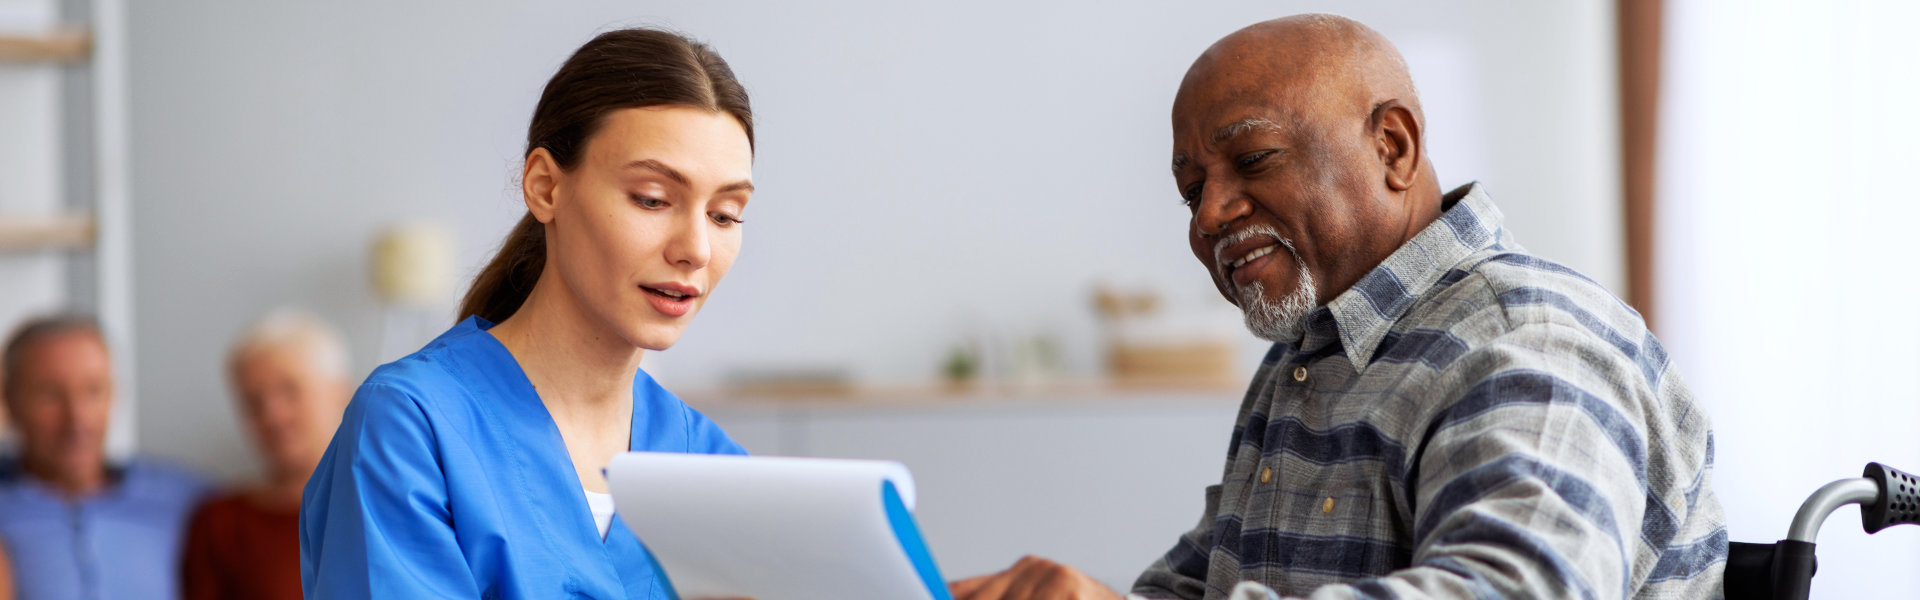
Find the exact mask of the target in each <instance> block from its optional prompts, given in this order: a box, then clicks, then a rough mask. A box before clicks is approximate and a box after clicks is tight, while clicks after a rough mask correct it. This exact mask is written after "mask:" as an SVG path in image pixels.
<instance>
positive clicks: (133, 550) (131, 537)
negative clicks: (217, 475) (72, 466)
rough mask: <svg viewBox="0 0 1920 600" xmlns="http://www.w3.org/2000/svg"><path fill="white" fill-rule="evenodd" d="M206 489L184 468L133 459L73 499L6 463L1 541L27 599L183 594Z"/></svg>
mask: <svg viewBox="0 0 1920 600" xmlns="http://www.w3.org/2000/svg"><path fill="white" fill-rule="evenodd" d="M206 489H207V488H206V486H205V483H204V482H203V481H202V480H201V479H200V478H199V477H198V476H195V475H193V474H192V473H190V472H188V471H185V470H183V469H179V468H175V467H172V466H169V465H164V464H160V463H154V462H149V461H145V460H133V461H129V462H128V463H127V464H126V465H124V466H123V467H122V468H121V469H120V470H119V473H118V477H117V481H116V482H115V483H114V484H113V485H112V486H111V487H108V488H106V489H105V490H103V491H101V492H100V493H98V494H94V495H93V496H90V497H87V498H83V499H80V500H77V501H73V500H68V499H67V498H66V497H65V496H64V495H62V494H61V493H60V492H58V491H55V490H54V489H53V488H51V487H48V486H47V485H46V484H43V483H41V482H40V481H39V480H38V479H34V478H33V477H32V476H29V475H27V474H26V473H25V472H24V471H23V470H22V469H21V467H20V465H19V464H18V463H17V462H13V461H7V462H6V463H5V464H0V541H4V542H5V543H6V546H7V552H8V553H9V554H10V555H11V558H12V559H13V578H14V586H15V587H16V589H17V590H18V592H19V596H20V598H21V600H49V599H66V598H73V599H84V600H118V599H121V598H156V599H166V600H171V599H173V598H178V597H180V547H181V544H182V534H183V533H184V531H185V529H186V522H187V516H188V515H189V514H191V513H192V511H193V508H194V505H195V504H196V503H198V501H199V499H200V497H201V496H202V495H203V494H204V493H205V492H206Z"/></svg>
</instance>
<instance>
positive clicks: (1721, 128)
mask: <svg viewBox="0 0 1920 600" xmlns="http://www.w3.org/2000/svg"><path fill="white" fill-rule="evenodd" d="M1668 6H1669V7H1670V8H1669V10H1670V12H1669V18H1668V23H1669V31H1668V36H1669V37H1668V39H1669V40H1671V41H1670V42H1669V43H1668V47H1669V55H1668V57H1667V59H1668V60H1667V65H1668V67H1667V69H1668V78H1667V81H1668V83H1667V92H1668V97H1667V98H1666V109H1667V112H1666V114H1664V115H1663V116H1662V120H1663V122H1664V127H1665V130H1664V131H1663V138H1664V139H1663V140H1662V146H1661V152H1662V157H1661V166H1660V169H1661V172H1660V177H1661V181H1662V185H1661V190H1660V206H1661V211H1662V214H1661V215H1660V223H1661V228H1662V229H1661V237H1660V250H1659V257H1660V264H1659V270H1658V274H1659V276H1660V278H1661V280H1660V282H1659V286H1658V287H1657V289H1658V290H1659V293H1660V297H1659V298H1658V301H1659V306H1660V314H1661V315H1662V317H1661V326H1662V329H1663V331H1661V337H1662V338H1663V339H1664V340H1666V341H1667V344H1668V347H1669V348H1670V349H1671V351H1672V356H1673V360H1674V364H1675V365H1676V366H1677V367H1678V369H1679V370H1680V372H1681V373H1683V374H1685V375H1686V377H1687V378H1688V380H1689V381H1690V382H1691V383H1692V385H1693V391H1694V393H1695V394H1696V395H1697V396H1698V397H1699V398H1700V399H1701V404H1702V405H1703V406H1705V407H1707V409H1708V410H1709V411H1711V413H1712V415H1713V420H1714V425H1715V427H1714V429H1715V431H1716V432H1717V433H1718V438H1717V442H1718V443H1717V446H1716V447H1717V449H1718V453H1719V462H1718V464H1717V465H1716V471H1715V474H1714V476H1715V479H1716V482H1715V487H1716V489H1717V490H1718V491H1719V493H1720V498H1721V502H1722V503H1723V504H1724V505H1725V506H1726V508H1727V520H1728V529H1729V530H1730V531H1731V533H1732V536H1733V538H1734V539H1736V540H1742V541H1750V542H1771V541H1774V540H1777V539H1780V538H1781V537H1782V536H1784V535H1786V528H1787V524H1788V523H1789V522H1790V521H1791V520H1792V517H1793V513H1794V511H1795V510H1796V509H1797V508H1798V507H1799V505H1800V502H1801V501H1802V500H1804V499H1805V498H1806V497H1807V495H1808V494H1810V493H1812V492H1813V490H1814V489H1816V488H1818V487H1819V486H1820V485H1822V484H1825V483H1827V482H1829V481H1832V480H1835V479H1840V478H1845V477H1857V476H1859V475H1860V470H1861V466H1862V465H1864V464H1866V463H1867V462H1868V461H1879V462H1884V463H1887V464H1889V465H1891V466H1893V467H1895V468H1899V469H1905V470H1907V471H1909V472H1914V471H1920V441H1916V439H1917V438H1916V436H1915V435H1914V430H1913V427H1914V424H1916V423H1920V392H1916V391H1915V388H1914V386H1913V384H1912V379H1911V377H1912V375H1911V374H1912V373H1913V371H1914V368H1913V365H1914V364H1915V363H1916V362H1920V346H1916V345H1915V344H1914V343H1913V340H1914V339H1916V338H1920V323H1916V322H1915V321H1914V320H1913V319H1912V318H1911V317H1910V316H1909V315H1910V313H1911V312H1912V310H1913V300H1912V299H1913V298H1914V297H1915V296H1916V295H1920V281H1916V280H1915V278H1914V277H1912V275H1911V274H1910V272H1909V271H1907V269H1910V268H1912V265H1913V263H1914V261H1915V260H1916V259H1917V258H1920V251H1916V250H1915V248H1914V246H1913V243H1912V239H1913V231H1912V229H1913V224H1914V223H1915V222H1916V221H1920V203H1916V202H1915V200H1916V194H1915V192H1914V190H1913V186H1912V184H1911V183H1910V179H1911V177H1910V176H1909V175H1908V174H1909V173H1912V172H1913V170H1914V165H1915V163H1916V162H1920V148H1916V147H1915V146H1914V145H1913V143H1912V140H1913V139H1915V138H1916V137H1920V113H1915V112H1914V111H1913V108H1912V104H1913V101H1914V98H1915V97H1916V96H1920V57H1916V55H1915V54H1914V53H1913V52H1912V49H1911V47H1910V46H1911V42H1910V40H1911V37H1912V32H1911V31H1910V28H1909V27H1908V24H1910V23H1913V22H1914V21H1915V20H1916V19H1920V6H1916V5H1914V4H1913V3H1912V2H1905V1H1872V0H1868V1H1860V0H1847V1H1840V2H1829V3H1821V4H1817V5H1808V4H1804V3H1782V2H1760V3H1754V2H1738V1H1724V0H1693V1H1686V2H1673V3H1671V4H1669V5H1668ZM1819 542H1820V573H1819V576H1818V577H1816V578H1815V579H1814V590H1813V591H1814V594H1813V597H1815V598H1912V597H1916V596H1920V571H1916V570H1914V568H1913V566H1914V565H1915V564H1916V563H1920V528H1916V527H1899V528H1894V529H1889V530H1886V531H1883V532H1881V533H1880V534H1878V535H1874V536H1872V537H1868V536H1867V535H1865V534H1863V533H1862V532H1861V529H1860V517H1859V510H1857V509H1854V508H1845V509H1842V510H1840V511H1839V512H1836V513H1834V515H1833V518H1832V519H1830V520H1829V521H1828V522H1827V528H1826V529H1824V530H1822V533H1821V536H1820V539H1819Z"/></svg>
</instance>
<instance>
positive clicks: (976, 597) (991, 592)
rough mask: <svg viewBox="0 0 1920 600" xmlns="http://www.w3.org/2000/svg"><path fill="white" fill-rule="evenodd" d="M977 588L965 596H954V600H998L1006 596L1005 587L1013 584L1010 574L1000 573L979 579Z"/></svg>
mask: <svg viewBox="0 0 1920 600" xmlns="http://www.w3.org/2000/svg"><path fill="white" fill-rule="evenodd" d="M980 579H982V580H983V581H981V582H980V585H979V587H976V588H974V589H973V591H971V592H969V593H968V594H967V595H965V596H961V595H959V594H954V600H1000V599H1001V598H1005V597H1006V595H1007V585H1008V584H1011V583H1013V574H1012V573H1011V572H1001V573H997V574H994V575H989V576H987V577H983V578H980Z"/></svg>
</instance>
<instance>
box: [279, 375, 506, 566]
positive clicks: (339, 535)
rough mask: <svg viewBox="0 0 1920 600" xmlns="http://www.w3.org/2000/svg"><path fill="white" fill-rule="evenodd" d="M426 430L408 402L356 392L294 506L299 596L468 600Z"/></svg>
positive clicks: (374, 389)
mask: <svg viewBox="0 0 1920 600" xmlns="http://www.w3.org/2000/svg"><path fill="white" fill-rule="evenodd" d="M437 448H438V446H437V444H436V440H435V434H434V430H433V428H432V426H431V423H430V422H429V421H428V420H427V417H426V414H425V413H424V412H423V411H422V409H421V407H420V405H419V404H418V403H417V402H416V401H415V399H414V398H412V397H410V396H408V395H407V394H406V393H404V392H402V391H400V390H397V389H394V388H392V387H388V386H384V385H380V384H368V385H363V386H361V388H360V390H359V391H358V392H356V393H355V394H354V399H353V401H352V403H350V404H349V405H348V407H347V412H346V415H345V416H344V418H343V419H342V420H341V424H340V429H339V431H338V432H337V433H335V435H334V440H333V444H332V446H331V447H329V448H328V449H327V454H326V456H325V457H324V458H323V459H322V460H321V463H320V466H319V468H318V469H316V470H315V472H314V475H313V478H314V481H313V482H311V483H310V484H309V485H308V489H307V494H306V503H305V505H304V506H303V507H302V508H301V511H300V512H301V521H300V550H301V552H300V567H301V581H302V583H303V584H304V586H305V592H306V597H307V598H309V599H329V598H373V597H380V598H478V597H479V596H480V592H479V588H478V584H476V583H475V581H474V579H473V575H472V571H471V570H470V569H469V568H468V566H467V562H466V558H465V555H464V554H463V553H462V552H461V550H460V546H459V543H458V541H457V540H456V539H455V537H454V531H453V524H452V518H451V516H450V512H449V505H448V493H447V482H446V477H445V475H444V474H443V473H442V472H441V470H440V467H439V464H440V457H439V452H438V449H437Z"/></svg>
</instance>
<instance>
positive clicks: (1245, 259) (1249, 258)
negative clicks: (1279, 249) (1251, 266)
mask: <svg viewBox="0 0 1920 600" xmlns="http://www.w3.org/2000/svg"><path fill="white" fill-rule="evenodd" d="M1274 248H1275V246H1266V247H1263V248H1261V249H1259V250H1254V251H1252V252H1248V253H1247V255H1246V256H1242V257H1240V260H1236V261H1233V264H1232V265H1230V266H1231V267H1233V268H1235V269H1238V268H1240V266H1241V265H1244V264H1247V263H1250V262H1253V259H1256V258H1260V257H1262V256H1266V255H1268V254H1273V249H1274Z"/></svg>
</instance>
